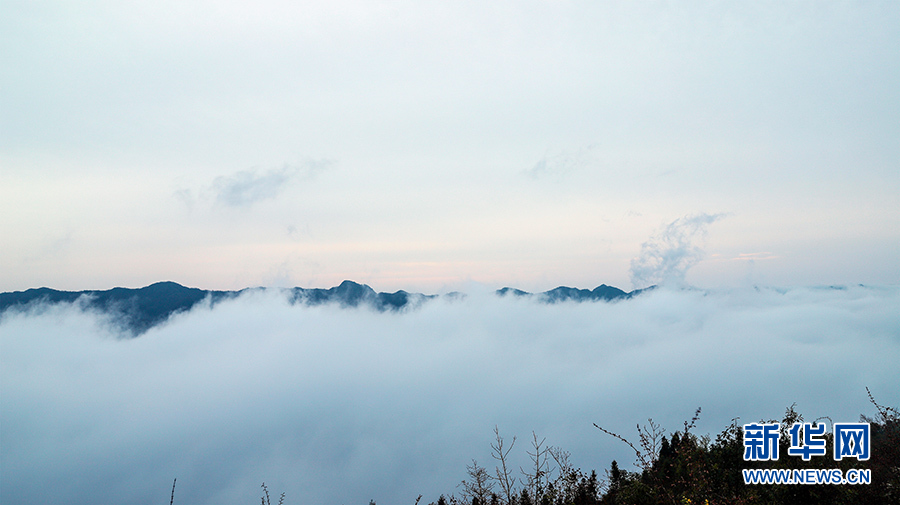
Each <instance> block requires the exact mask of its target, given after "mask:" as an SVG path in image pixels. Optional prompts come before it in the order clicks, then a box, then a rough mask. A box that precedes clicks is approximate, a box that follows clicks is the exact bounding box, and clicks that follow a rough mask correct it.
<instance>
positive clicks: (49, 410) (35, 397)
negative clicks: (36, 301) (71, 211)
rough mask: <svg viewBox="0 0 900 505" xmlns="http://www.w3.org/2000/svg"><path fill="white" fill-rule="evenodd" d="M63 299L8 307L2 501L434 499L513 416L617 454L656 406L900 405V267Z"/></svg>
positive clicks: (680, 410) (855, 409)
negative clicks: (529, 288) (724, 280)
mask: <svg viewBox="0 0 900 505" xmlns="http://www.w3.org/2000/svg"><path fill="white" fill-rule="evenodd" d="M107 328H108V326H107V325H104V323H103V318H102V317H101V316H98V315H95V314H85V313H82V312H79V311H78V310H77V309H75V308H73V307H71V306H56V307H52V308H48V309H46V310H43V311H41V312H40V313H32V314H14V313H8V314H6V315H5V316H4V318H3V319H2V321H0V345H2V354H0V394H2V398H3V401H2V404H0V425H2V432H0V442H2V444H0V458H2V459H0V461H2V472H0V479H2V480H0V489H2V491H0V492H2V496H0V501H2V502H3V503H10V504H12V503H70V504H74V505H80V504H87V503H114V502H115V503H134V504H144V503H146V504H150V503H162V502H164V501H165V500H166V499H168V497H169V495H168V494H169V492H170V488H171V484H172V479H173V478H175V477H177V478H178V487H177V489H176V492H175V503H194V504H200V505H203V504H213V503H249V502H252V501H254V500H255V499H257V498H258V496H259V493H260V489H259V485H260V483H261V482H263V481H265V482H266V483H267V484H268V485H269V486H270V489H271V490H272V491H273V492H275V493H276V496H277V494H278V493H280V492H282V491H283V492H286V493H287V503H309V504H340V503H344V504H348V505H349V504H365V503H367V502H368V500H369V499H375V500H376V501H377V502H378V503H384V504H388V503H399V504H403V503H409V504H412V503H413V502H414V501H415V497H416V496H418V494H420V493H421V494H424V497H423V500H424V503H427V502H429V501H432V500H436V499H437V496H438V495H439V494H441V493H450V492H454V491H457V489H456V488H455V486H456V484H457V483H458V482H459V481H460V480H461V479H462V478H464V477H465V465H466V464H469V463H471V459H472V458H475V459H477V460H478V461H479V462H480V463H481V464H482V465H491V464H492V460H491V458H490V448H489V442H490V439H491V436H492V430H493V428H494V426H495V425H497V426H499V428H500V431H501V434H503V435H506V436H507V437H510V438H511V437H512V436H513V435H517V436H518V437H519V439H520V441H519V442H518V443H517V444H516V447H515V449H514V450H513V454H515V455H516V458H517V461H516V463H517V464H518V463H519V461H521V462H522V463H523V464H524V460H525V450H526V443H525V442H526V441H527V439H529V437H530V433H531V431H532V430H534V431H536V432H537V434H538V435H539V436H542V437H547V442H548V443H550V444H552V445H558V446H561V447H562V448H564V449H566V450H568V451H570V452H571V453H572V457H573V462H574V463H575V464H576V465H578V466H581V467H582V468H584V469H590V468H595V469H597V470H598V471H599V472H600V473H601V475H602V470H604V469H605V468H608V466H609V463H610V461H611V460H612V459H613V458H616V459H618V460H619V461H620V463H622V464H623V467H626V468H627V467H628V466H629V465H628V463H630V461H631V460H632V458H633V453H632V454H631V455H629V450H628V448H627V447H625V446H624V444H621V442H618V441H616V440H614V439H612V438H611V437H608V436H606V435H604V434H602V433H600V432H599V431H598V430H596V429H595V428H593V426H592V425H591V423H593V422H596V423H598V424H600V425H602V426H604V427H606V428H608V429H612V430H614V431H616V432H618V433H621V434H624V435H626V436H631V435H633V434H634V425H635V424H636V423H643V422H644V421H646V419H647V418H648V417H653V418H654V420H656V421H659V422H661V423H662V425H663V426H664V427H668V428H669V429H670V430H674V429H677V428H678V427H679V426H681V422H682V421H683V420H685V419H688V418H689V417H690V416H691V415H692V414H693V411H694V409H695V408H696V407H698V406H700V407H702V408H703V414H702V417H701V420H700V424H699V425H698V430H699V431H700V432H705V433H710V434H713V435H714V434H715V433H718V432H719V431H721V429H723V428H724V427H725V426H726V425H728V424H729V423H730V422H731V419H732V418H734V417H738V416H739V417H740V418H741V420H742V421H753V420H759V419H763V418H765V419H768V418H778V417H780V416H781V414H782V413H783V411H784V409H785V407H787V406H788V405H790V404H791V403H793V402H797V408H798V410H799V411H800V412H802V413H804V414H806V415H807V416H809V417H810V418H815V417H818V416H824V415H827V416H831V418H832V419H833V420H835V421H855V420H857V419H858V415H859V414H860V413H865V414H872V413H873V412H872V408H871V406H870V405H868V404H867V399H866V395H865V389H864V388H865V386H869V387H870V388H871V389H872V391H873V393H874V394H875V396H876V399H878V400H879V402H880V403H884V404H888V405H893V406H897V405H898V404H900V397H898V393H897V388H896V385H897V384H898V383H900V373H898V372H897V367H896V363H897V362H900V289H898V288H897V287H883V288H879V287H849V288H845V289H833V288H796V289H787V290H776V289H765V288H758V289H744V290H731V291H700V290H672V289H660V290H656V291H653V292H650V293H646V294H644V295H642V296H640V297H637V298H635V299H632V300H628V301H622V302H618V303H582V304H572V303H562V304H555V305H542V304H536V303H535V302H533V301H530V300H526V299H517V298H514V297H506V298H498V297H495V296H492V295H491V294H490V293H489V292H487V291H486V290H485V291H484V292H477V289H473V290H470V294H469V296H468V297H467V298H464V299H457V300H452V301H451V300H445V299H442V300H435V301H432V302H430V303H426V304H424V305H423V306H421V307H419V308H417V309H415V310H410V311H406V312H401V313H394V312H385V313H377V312H372V311H370V310H367V309H360V310H354V309H341V308H338V307H335V306H318V307H305V306H290V305H289V304H287V303H286V301H285V300H284V299H283V298H282V297H281V296H280V295H279V294H278V293H276V292H274V291H268V292H257V293H252V294H250V295H247V296H244V297H241V298H239V299H236V300H232V301H227V302H224V303H222V304H219V305H217V306H216V307H215V308H213V309H209V308H208V307H202V308H196V309H195V310H193V311H191V312H190V313H187V314H182V315H178V316H176V317H174V318H173V319H172V320H170V321H169V322H168V323H167V324H165V325H163V326H159V327H156V328H154V329H152V330H151V331H149V332H148V333H146V334H145V335H143V336H141V337H139V338H136V339H120V338H117V335H115V334H112V333H109V331H108V329H107Z"/></svg>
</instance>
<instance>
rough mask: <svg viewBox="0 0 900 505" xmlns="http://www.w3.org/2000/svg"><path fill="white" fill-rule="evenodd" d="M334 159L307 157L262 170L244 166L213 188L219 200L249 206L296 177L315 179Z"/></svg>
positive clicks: (237, 205)
mask: <svg viewBox="0 0 900 505" xmlns="http://www.w3.org/2000/svg"><path fill="white" fill-rule="evenodd" d="M331 165H332V163H331V162H330V161H326V160H321V161H307V162H304V163H303V164H302V165H287V164H285V165H284V166H283V167H281V168H277V169H271V170H267V171H265V172H262V173H260V172H259V171H257V170H242V171H240V172H236V173H234V174H232V175H229V176H219V177H216V179H215V180H214V181H213V183H212V185H211V187H210V189H211V190H212V191H213V193H214V194H215V198H216V202H218V203H220V204H223V205H227V206H229V207H249V206H251V205H253V204H254V203H257V202H260V201H263V200H270V199H273V198H275V197H276V196H278V194H279V193H280V192H281V191H282V190H283V189H284V187H285V186H286V185H287V184H289V183H290V182H292V181H294V180H312V179H313V178H314V177H316V175H318V173H319V172H322V171H323V170H325V169H327V168H328V167H329V166H331Z"/></svg>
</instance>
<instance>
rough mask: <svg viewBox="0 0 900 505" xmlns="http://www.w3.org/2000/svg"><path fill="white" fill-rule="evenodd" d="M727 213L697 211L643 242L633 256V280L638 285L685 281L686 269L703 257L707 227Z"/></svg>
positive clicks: (638, 287) (677, 220) (682, 282)
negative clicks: (703, 243)
mask: <svg viewBox="0 0 900 505" xmlns="http://www.w3.org/2000/svg"><path fill="white" fill-rule="evenodd" d="M723 217H725V215H724V214H705V213H701V214H696V215H693V216H685V217H682V218H679V219H676V220H675V221H672V222H671V223H669V224H668V225H666V226H665V227H663V229H662V230H660V231H659V232H658V233H657V234H655V235H654V236H652V237H650V239H649V240H648V241H646V242H644V243H643V244H641V252H640V254H639V255H638V256H637V257H636V258H634V259H633V260H631V283H632V285H633V286H634V287H635V288H637V289H640V288H646V287H648V286H652V285H654V284H674V285H676V286H683V285H684V278H685V275H686V274H687V271H688V270H689V269H690V268H691V267H693V266H694V265H696V264H697V263H699V262H700V261H701V260H702V259H703V249H702V248H701V247H700V242H701V241H702V240H703V239H704V237H705V236H706V228H707V227H708V226H709V225H710V224H712V223H714V222H716V221H718V220H720V219H722V218H723Z"/></svg>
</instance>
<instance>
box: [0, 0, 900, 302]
mask: <svg viewBox="0 0 900 505" xmlns="http://www.w3.org/2000/svg"><path fill="white" fill-rule="evenodd" d="M897 26H900V5H898V4H897V3H896V2H878V1H870V2H853V3H849V2H791V3H789V4H788V5H784V4H783V3H782V2H751V3H745V2H673V3H670V2H576V1H571V2H569V1H558V0H555V1H526V2H505V1H500V2H491V3H490V4H489V5H485V4H484V3H483V2H465V1H463V2H452V3H449V4H448V3H446V2H428V1H425V2H418V1H417V2H400V1H388V2H354V1H343V0H338V1H333V2H304V1H300V2H294V1H292V2H278V1H261V2H254V3H252V4H251V3H245V2H229V1H216V2H211V1H210V2H203V1H188V2H184V1H177V2H176V1H165V0H164V1H155V2H139V1H134V2H119V1H116V2H110V1H95V2H73V1H18V0H8V1H5V2H3V4H2V6H0V237H2V248H0V291H13V290H23V289H27V288H32V287H40V286H48V287H53V288H57V289H68V290H81V289H108V288H111V287H114V286H125V287H141V286H145V285H148V284H150V283H152V282H156V281H161V280H172V281H176V282H179V283H182V284H185V285H189V286H195V287H201V288H206V289H239V288H243V287H247V286H304V287H330V286H334V285H337V284H338V283H340V282H341V281H342V280H344V279H351V280H354V281H357V282H362V283H367V284H369V285H371V286H373V287H374V288H375V289H376V290H379V291H394V290H397V289H405V290H408V291H419V292H426V293H442V292H448V291H452V290H457V289H460V287H463V286H465V285H466V284H467V283H469V282H475V283H482V284H485V285H489V286H492V287H497V288H499V287H502V286H514V287H518V288H521V289H525V290H529V291H543V290H547V289H552V288H554V287H556V286H559V285H569V286H577V287H583V288H592V287H594V286H597V285H599V284H601V283H606V284H610V285H615V286H618V287H620V288H622V289H626V290H630V289H632V288H635V287H642V286H640V285H639V284H640V283H641V282H642V281H643V279H642V278H641V275H640V273H639V272H637V273H636V271H635V270H634V268H635V267H637V268H638V269H640V268H641V266H642V261H643V260H641V257H642V254H643V253H644V252H646V251H647V249H646V248H645V245H646V244H647V243H648V241H649V242H652V241H653V240H654V237H660V236H663V235H665V233H666V230H667V229H668V227H670V226H671V225H672V224H673V223H677V222H680V223H682V224H683V223H686V222H690V221H691V220H694V219H697V218H698V216H715V219H713V220H712V221H710V222H707V223H705V224H704V225H703V226H702V227H701V228H697V229H696V230H695V231H697V234H696V236H693V235H692V240H695V242H692V247H694V249H693V253H694V256H693V260H692V268H691V269H690V271H689V272H687V273H686V276H685V277H684V278H683V279H681V281H682V282H684V283H687V284H690V285H698V286H705V287H737V286H745V285H753V284H763V285H778V286H811V285H829V284H855V283H863V284H880V285H883V284H889V285H896V284H898V283H900V266H898V265H900V262H898V261H897V257H898V252H900V212H898V209H900V197H898V195H900V170H898V168H900V167H898V164H900V142H898V141H897V139H898V138H900V121H898V117H900V94H898V93H897V92H896V90H897V89H900V57H898V56H897V55H898V54H900V30H898V29H897ZM700 219H701V220H704V219H706V218H703V217H701V218H700ZM635 281H637V284H636V283H635Z"/></svg>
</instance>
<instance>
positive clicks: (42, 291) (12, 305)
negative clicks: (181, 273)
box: [0, 281, 649, 336]
mask: <svg viewBox="0 0 900 505" xmlns="http://www.w3.org/2000/svg"><path fill="white" fill-rule="evenodd" d="M253 289H260V290H261V289H264V288H246V289H242V290H238V291H212V290H204V289H198V288H188V287H185V286H182V285H181V284H178V283H175V282H157V283H155V284H151V285H149V286H146V287H143V288H139V289H130V288H113V289H108V290H105V291H100V290H88V291H59V290H56V289H50V288H37V289H28V290H25V291H14V292H7V293H0V317H2V316H3V315H4V314H5V313H6V311H7V310H17V311H30V310H37V311H39V310H43V309H44V308H46V307H47V306H49V305H54V304H58V303H75V304H77V305H78V306H79V307H81V308H82V309H84V310H93V311H98V312H103V313H105V314H107V315H109V316H110V318H111V321H112V322H113V324H115V325H117V326H118V327H119V328H120V329H122V330H123V331H126V332H128V333H130V334H132V335H133V336H138V335H141V334H142V333H144V332H146V331H147V330H148V329H150V328H151V327H153V326H155V325H157V324H160V323H163V322H165V321H166V320H167V319H168V318H169V317H170V316H172V315H173V314H177V313H179V312H184V311H187V310H190V309H191V308H192V307H193V306H194V305H196V304H197V303H200V302H203V301H204V300H208V301H209V303H210V305H211V306H212V305H215V304H217V303H219V302H221V301H222V300H226V299H229V298H234V297H236V296H238V295H240V294H241V293H243V292H245V291H248V290H253ZM648 289H649V288H648ZM286 291H287V292H288V296H289V299H290V301H291V303H294V304H304V305H320V304H324V303H337V304H340V305H341V306H343V307H357V306H359V305H368V306H370V307H372V308H374V309H376V310H381V311H385V310H399V309H402V308H404V307H407V306H417V305H419V304H421V303H424V302H426V301H427V300H430V299H432V298H436V297H437V295H423V294H421V293H408V292H406V291H402V290H401V291H396V292H394V293H379V292H376V291H375V290H374V289H372V288H371V287H369V286H367V285H365V284H359V283H356V282H353V281H344V282H342V283H341V284H340V285H339V286H335V287H333V288H329V289H322V288H311V289H308V288H292V289H288V290H286ZM640 291H641V290H635V291H632V292H630V293H626V292H625V291H622V290H621V289H618V288H615V287H612V286H607V285H606V284H603V285H600V286H598V287H596V288H594V289H593V290H587V289H577V288H570V287H565V286H560V287H558V288H556V289H552V290H550V291H546V292H544V293H539V294H536V295H535V294H532V293H528V292H526V291H522V290H519V289H514V288H503V289H499V290H497V291H496V294H497V295H500V296H507V295H512V296H528V297H531V296H536V297H538V300H539V301H542V302H545V303H559V302H566V301H574V302H584V301H607V302H608V301H614V300H619V299H627V298H631V297H632V296H634V295H636V294H638V293H639V292H640ZM444 296H446V297H450V298H457V297H459V296H463V295H461V294H460V293H450V294H447V295H444Z"/></svg>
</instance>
